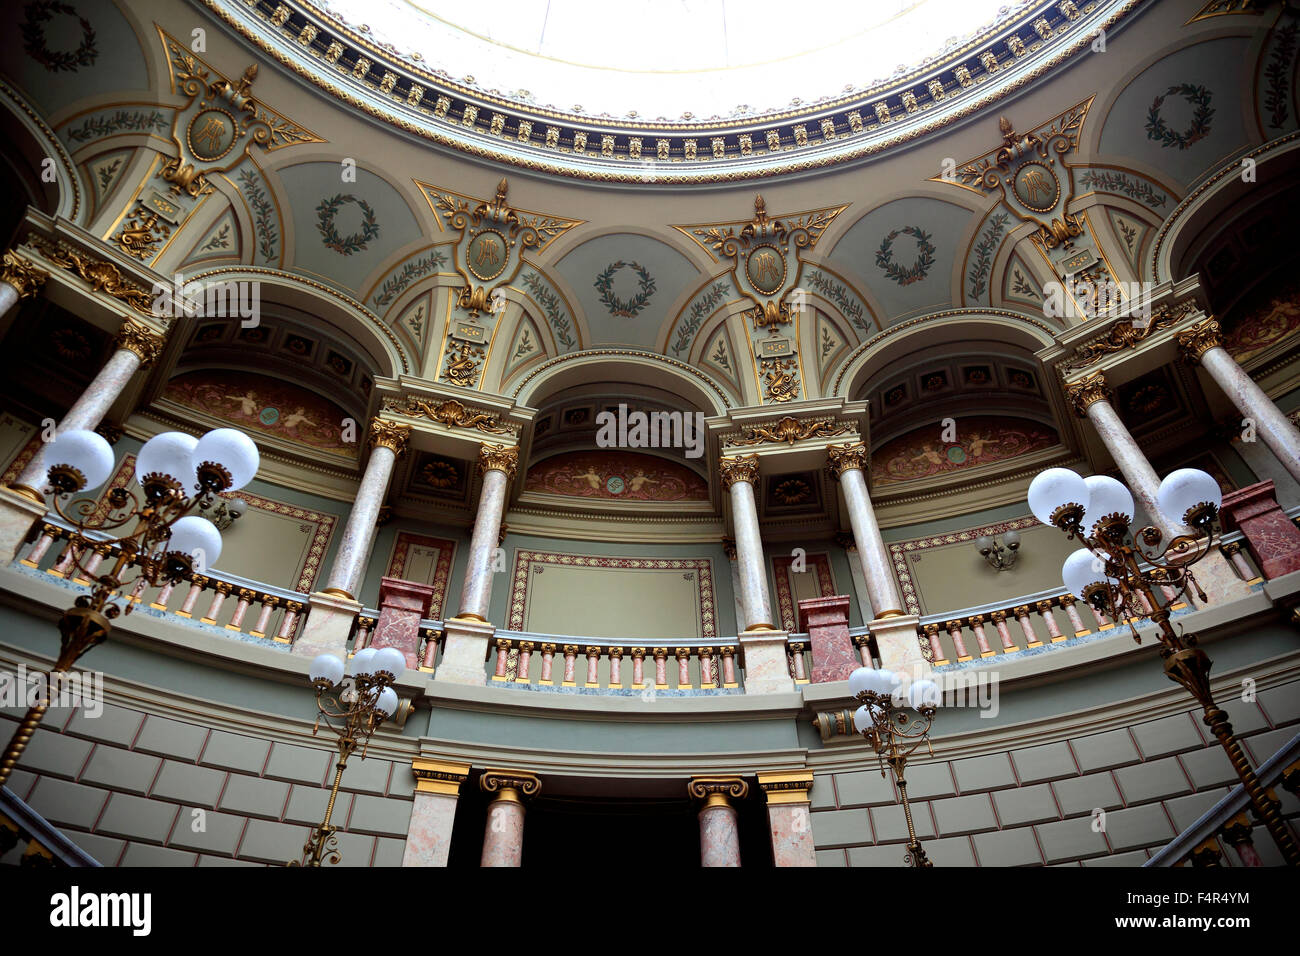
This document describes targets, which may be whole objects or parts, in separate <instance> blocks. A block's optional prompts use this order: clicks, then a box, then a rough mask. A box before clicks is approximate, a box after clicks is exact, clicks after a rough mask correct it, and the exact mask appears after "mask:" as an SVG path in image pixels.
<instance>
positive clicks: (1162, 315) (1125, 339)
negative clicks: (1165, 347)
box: [1061, 299, 1199, 371]
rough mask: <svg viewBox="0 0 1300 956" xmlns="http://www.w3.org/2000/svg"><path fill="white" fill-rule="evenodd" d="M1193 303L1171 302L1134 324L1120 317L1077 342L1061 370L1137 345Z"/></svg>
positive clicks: (1191, 308) (1188, 310) (1174, 320)
mask: <svg viewBox="0 0 1300 956" xmlns="http://www.w3.org/2000/svg"><path fill="white" fill-rule="evenodd" d="M1195 309H1196V303H1195V302H1194V301H1192V300H1190V299H1189V300H1187V301H1185V302H1179V303H1176V304H1174V305H1165V306H1161V307H1160V308H1159V309H1157V310H1156V311H1155V313H1154V314H1153V315H1152V316H1151V318H1150V320H1149V321H1147V322H1146V323H1145V324H1137V323H1135V322H1133V321H1132V320H1131V319H1121V320H1120V321H1118V322H1116V323H1115V324H1114V325H1112V326H1111V327H1110V328H1109V329H1107V330H1106V333H1105V334H1104V335H1103V336H1102V337H1101V338H1099V339H1094V340H1093V341H1091V342H1087V343H1085V344H1083V345H1080V346H1079V347H1078V348H1076V349H1075V350H1074V355H1072V356H1071V357H1070V361H1069V362H1067V363H1065V364H1063V365H1061V370H1062V371H1075V370H1077V369H1081V368H1087V367H1088V366H1090V365H1095V364H1096V363H1097V362H1099V361H1100V360H1101V359H1102V358H1103V357H1104V356H1107V355H1110V354H1112V353H1115V352H1122V351H1123V350H1124V349H1132V348H1137V347H1138V345H1140V344H1141V343H1142V342H1144V341H1146V340H1147V339H1148V338H1150V337H1151V336H1152V335H1154V334H1155V333H1156V332H1159V331H1160V330H1161V329H1167V328H1169V326H1171V325H1176V324H1177V323H1179V322H1181V321H1182V320H1183V319H1184V318H1185V317H1186V316H1187V315H1188V314H1189V313H1191V312H1193V311H1195ZM1198 358H1199V356H1198Z"/></svg>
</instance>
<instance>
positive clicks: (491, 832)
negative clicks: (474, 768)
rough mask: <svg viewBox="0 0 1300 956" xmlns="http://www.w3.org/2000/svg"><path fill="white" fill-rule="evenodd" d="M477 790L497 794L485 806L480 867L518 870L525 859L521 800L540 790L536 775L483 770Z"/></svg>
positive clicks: (540, 782) (517, 771)
mask: <svg viewBox="0 0 1300 956" xmlns="http://www.w3.org/2000/svg"><path fill="white" fill-rule="evenodd" d="M479 786H480V787H482V788H483V790H484V792H485V793H492V794H496V796H495V797H494V799H493V800H492V802H491V803H490V804H489V805H488V812H487V826H486V828H485V829H484V831H483V857H482V860H481V863H480V865H481V866H519V865H520V864H521V863H522V862H523V856H524V802H523V798H524V797H531V796H533V795H535V794H536V793H537V792H538V791H539V790H541V789H542V781H541V780H539V779H538V778H537V776H536V775H534V774H531V773H527V772H526V771H523V770H484V771H483V776H482V777H480V778H479Z"/></svg>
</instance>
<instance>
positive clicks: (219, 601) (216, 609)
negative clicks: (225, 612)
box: [199, 581, 234, 624]
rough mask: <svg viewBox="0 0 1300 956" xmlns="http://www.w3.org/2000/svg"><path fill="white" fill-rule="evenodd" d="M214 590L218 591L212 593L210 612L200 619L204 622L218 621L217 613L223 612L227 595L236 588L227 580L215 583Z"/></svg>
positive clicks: (212, 622) (214, 622)
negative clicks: (222, 608) (222, 606)
mask: <svg viewBox="0 0 1300 956" xmlns="http://www.w3.org/2000/svg"><path fill="white" fill-rule="evenodd" d="M213 590H214V591H216V593H215V594H213V595H212V603H211V604H209V605H208V613H207V614H205V615H203V617H201V618H200V619H199V620H200V621H201V622H202V623H204V624H216V623H217V615H218V614H220V613H221V605H223V604H225V603H226V596H227V595H228V594H230V592H231V591H233V590H234V587H233V586H231V585H229V584H227V583H226V582H225V581H218V582H217V583H216V584H215V585H213Z"/></svg>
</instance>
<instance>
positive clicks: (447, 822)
mask: <svg viewBox="0 0 1300 956" xmlns="http://www.w3.org/2000/svg"><path fill="white" fill-rule="evenodd" d="M469 770H470V767H469V764H464V763H454V762H452V761H446V760H436V759H428V758H424V757H417V758H415V760H413V761H412V762H411V772H412V773H413V774H414V775H415V794H414V798H413V802H412V804H411V821H410V823H409V824H408V825H407V829H406V848H405V849H404V850H403V852H402V866H446V865H447V856H448V853H449V852H450V850H451V833H452V829H453V828H454V827H455V823H456V804H457V802H458V800H459V799H460V785H461V784H462V783H464V782H465V778H466V777H467V776H469ZM393 772H394V773H400V772H401V771H400V770H399V769H398V768H394V770H393Z"/></svg>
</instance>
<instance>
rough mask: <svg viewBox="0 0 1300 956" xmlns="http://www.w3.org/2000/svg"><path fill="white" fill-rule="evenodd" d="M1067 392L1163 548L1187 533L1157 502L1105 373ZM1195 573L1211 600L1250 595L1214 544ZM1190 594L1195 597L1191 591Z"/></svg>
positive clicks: (1150, 473) (1153, 478)
mask: <svg viewBox="0 0 1300 956" xmlns="http://www.w3.org/2000/svg"><path fill="white" fill-rule="evenodd" d="M1065 394H1066V397H1067V398H1069V400H1070V402H1071V404H1073V405H1074V409H1075V411H1076V412H1077V413H1078V414H1079V415H1080V416H1081V417H1083V418H1087V419H1088V420H1089V421H1091V422H1092V424H1093V426H1094V427H1095V428H1096V429H1097V434H1098V435H1099V436H1100V437H1101V440H1102V442H1103V443H1104V444H1105V446H1106V449H1107V451H1109V452H1110V455H1111V457H1112V458H1113V459H1114V460H1115V464H1116V465H1117V466H1119V470H1120V473H1121V474H1122V475H1123V476H1124V481H1125V484H1126V485H1127V486H1128V489H1129V491H1130V492H1132V493H1133V499H1134V501H1136V502H1137V503H1138V504H1139V505H1141V506H1142V510H1143V511H1145V512H1146V514H1147V517H1148V518H1149V519H1150V520H1151V521H1152V522H1153V523H1154V524H1155V525H1156V526H1157V527H1158V528H1159V529H1160V530H1161V532H1163V534H1164V540H1163V542H1162V545H1161V546H1162V547H1163V546H1164V545H1165V544H1168V543H1169V541H1170V540H1171V539H1172V538H1174V537H1176V536H1177V535H1180V534H1190V533H1191V529H1190V528H1188V527H1187V525H1185V524H1183V523H1182V520H1181V519H1180V518H1178V517H1176V516H1173V515H1166V514H1164V513H1163V512H1161V510H1160V508H1159V506H1158V505H1157V504H1156V500H1157V494H1158V493H1159V491H1160V478H1159V477H1158V476H1157V475H1156V472H1155V469H1154V468H1152V467H1151V462H1149V461H1147V457H1146V455H1145V454H1144V453H1143V451H1142V448H1141V447H1140V446H1139V445H1138V443H1137V442H1136V441H1134V440H1133V436H1132V435H1131V434H1130V433H1129V430H1128V428H1126V427H1125V425H1124V422H1123V421H1122V420H1121V419H1120V417H1119V412H1117V411H1116V410H1115V406H1114V405H1112V404H1111V392H1110V388H1109V386H1107V384H1106V378H1105V376H1104V375H1103V374H1102V373H1101V372H1093V373H1092V374H1091V375H1088V376H1086V377H1084V378H1082V379H1080V380H1079V381H1077V382H1073V383H1071V384H1068V385H1066V386H1065ZM1135 530H1136V529H1135ZM1205 545H1206V546H1208V545H1209V542H1205ZM1193 574H1194V575H1195V576H1196V579H1197V581H1198V582H1199V583H1200V586H1201V587H1202V589H1204V591H1205V593H1206V596H1207V598H1208V599H1209V603H1211V604H1217V603H1220V602H1222V601H1230V600H1234V599H1236V598H1238V597H1243V596H1245V595H1246V594H1247V593H1249V589H1248V588H1247V587H1245V584H1244V582H1242V581H1241V580H1240V579H1239V578H1238V577H1237V574H1236V572H1235V571H1233V570H1232V567H1231V565H1229V564H1228V561H1227V559H1226V558H1224V557H1223V555H1222V554H1220V553H1219V551H1218V549H1217V548H1210V552H1209V554H1207V555H1206V556H1205V557H1204V558H1202V559H1201V560H1199V561H1197V562H1196V565H1195V567H1194V568H1193ZM1188 597H1189V598H1191V599H1192V600H1193V601H1196V600H1197V599H1196V597H1195V595H1194V593H1192V592H1191V591H1189V593H1188ZM1198 603H1199V602H1198Z"/></svg>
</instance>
